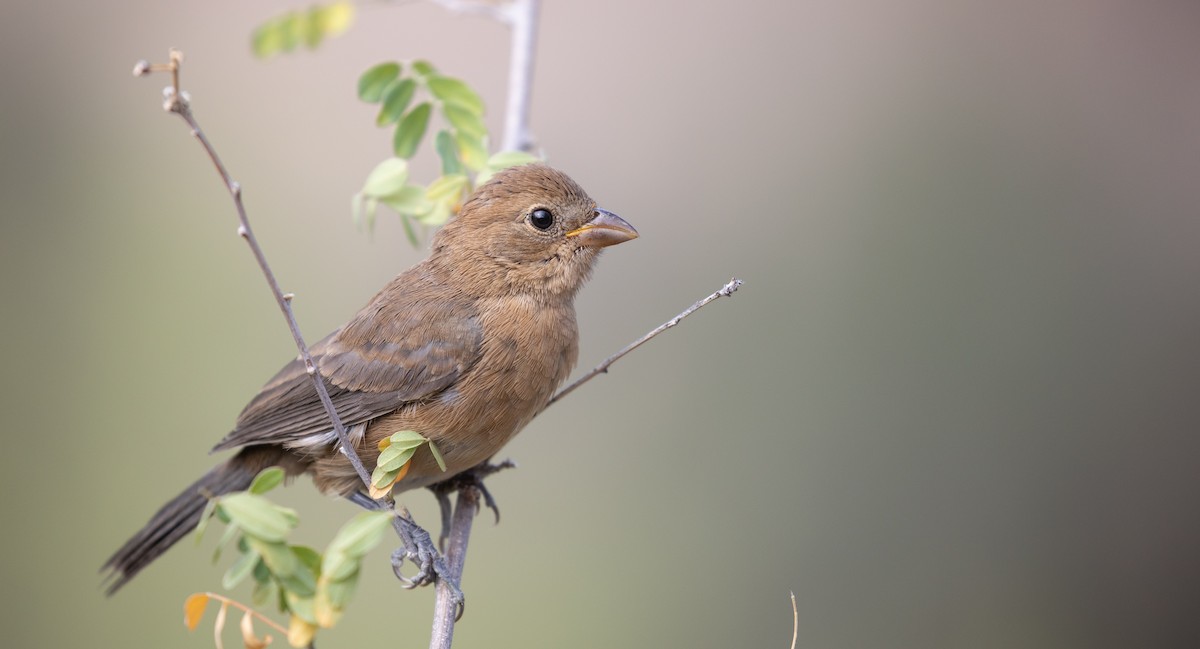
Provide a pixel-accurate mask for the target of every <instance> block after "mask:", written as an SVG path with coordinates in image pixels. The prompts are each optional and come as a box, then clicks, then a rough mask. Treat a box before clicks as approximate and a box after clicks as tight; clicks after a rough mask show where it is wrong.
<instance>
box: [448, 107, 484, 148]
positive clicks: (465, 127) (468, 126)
mask: <svg viewBox="0 0 1200 649" xmlns="http://www.w3.org/2000/svg"><path fill="white" fill-rule="evenodd" d="M442 112H444V113H445V114H446V119H447V120H448V121H449V122H450V125H451V126H453V127H454V130H456V131H458V132H459V133H465V134H466V135H467V136H469V137H473V138H475V139H483V136H485V135H487V126H485V125H484V123H483V120H482V119H480V118H479V115H476V114H475V113H472V112H471V111H470V109H468V108H465V107H464V106H463V105H462V104H455V103H446V104H443V105H442Z"/></svg>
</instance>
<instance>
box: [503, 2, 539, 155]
mask: <svg viewBox="0 0 1200 649" xmlns="http://www.w3.org/2000/svg"><path fill="white" fill-rule="evenodd" d="M538 4H539V0H512V1H511V2H510V3H509V4H508V5H507V6H506V7H505V9H506V12H505V13H506V14H507V18H508V20H507V22H508V24H509V26H510V27H511V28H512V48H511V50H510V52H511V54H510V57H509V62H508V106H507V107H506V109H505V112H504V142H503V146H502V147H501V150H503V151H531V150H532V149H533V136H532V135H531V134H530V132H529V105H530V101H531V98H532V96H533V54H534V49H535V46H536V45H537V23H538Z"/></svg>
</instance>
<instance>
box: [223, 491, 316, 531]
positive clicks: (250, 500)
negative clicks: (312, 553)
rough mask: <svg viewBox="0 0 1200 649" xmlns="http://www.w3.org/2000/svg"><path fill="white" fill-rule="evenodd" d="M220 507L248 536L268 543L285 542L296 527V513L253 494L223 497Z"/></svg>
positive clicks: (236, 494)
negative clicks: (288, 534)
mask: <svg viewBox="0 0 1200 649" xmlns="http://www.w3.org/2000/svg"><path fill="white" fill-rule="evenodd" d="M218 507H219V508H220V509H222V510H224V512H225V513H226V514H228V515H229V518H230V520H231V521H233V522H234V523H235V524H237V526H238V527H240V528H242V531H243V532H245V533H246V534H247V535H249V536H251V537H254V538H258V539H261V540H263V541H267V542H279V541H282V540H284V538H286V537H287V533H288V532H290V531H291V530H292V528H293V527H295V526H296V521H297V518H296V513H295V512H294V511H292V510H289V509H286V508H284V507H280V506H278V505H276V504H274V503H272V502H271V501H269V500H267V499H266V498H263V497H262V496H259V495H255V494H252V493H245V492H243V493H235V494H229V495H228V496H223V497H222V498H221V502H220V504H219V505H218Z"/></svg>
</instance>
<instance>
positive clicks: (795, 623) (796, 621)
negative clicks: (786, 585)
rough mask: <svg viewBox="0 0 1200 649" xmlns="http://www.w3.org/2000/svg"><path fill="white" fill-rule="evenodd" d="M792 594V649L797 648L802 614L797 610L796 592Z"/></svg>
mask: <svg viewBox="0 0 1200 649" xmlns="http://www.w3.org/2000/svg"><path fill="white" fill-rule="evenodd" d="M789 594H790V595H791V596H792V649H796V636H797V635H799V634H800V614H799V613H797V612H796V593H789Z"/></svg>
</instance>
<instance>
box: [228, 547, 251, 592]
mask: <svg viewBox="0 0 1200 649" xmlns="http://www.w3.org/2000/svg"><path fill="white" fill-rule="evenodd" d="M258 564H259V556H258V553H257V552H255V551H254V550H250V551H249V552H243V553H242V554H241V555H240V556H239V557H238V558H237V561H234V562H233V565H232V566H229V570H226V571H225V576H223V577H221V588H224V589H225V590H233V589H234V587H236V586H237V585H238V584H240V583H242V580H243V579H245V578H246V577H248V576H250V574H251V573H252V572H254V569H255V567H256V566H257V565H258Z"/></svg>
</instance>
